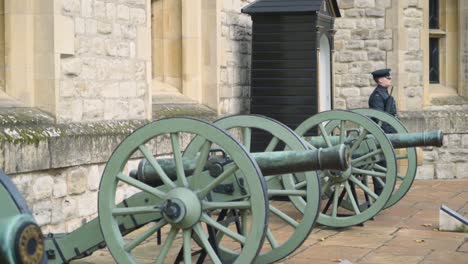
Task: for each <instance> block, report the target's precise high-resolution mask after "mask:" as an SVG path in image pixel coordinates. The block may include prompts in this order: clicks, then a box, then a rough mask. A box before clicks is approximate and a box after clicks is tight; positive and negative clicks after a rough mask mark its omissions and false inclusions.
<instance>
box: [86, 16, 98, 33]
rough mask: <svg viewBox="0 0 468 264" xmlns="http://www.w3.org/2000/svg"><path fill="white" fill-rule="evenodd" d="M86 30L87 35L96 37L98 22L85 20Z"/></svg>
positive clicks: (89, 19)
mask: <svg viewBox="0 0 468 264" xmlns="http://www.w3.org/2000/svg"><path fill="white" fill-rule="evenodd" d="M85 30H86V34H88V35H94V34H96V33H97V20H95V19H91V18H88V19H85Z"/></svg>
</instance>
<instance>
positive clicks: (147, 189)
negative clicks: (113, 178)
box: [117, 173, 166, 199]
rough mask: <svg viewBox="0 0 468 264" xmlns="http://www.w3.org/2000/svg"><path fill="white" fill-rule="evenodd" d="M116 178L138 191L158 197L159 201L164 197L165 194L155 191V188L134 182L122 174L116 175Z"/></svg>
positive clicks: (134, 180)
mask: <svg viewBox="0 0 468 264" xmlns="http://www.w3.org/2000/svg"><path fill="white" fill-rule="evenodd" d="M117 178H118V179H119V180H121V181H123V182H125V183H127V184H129V185H131V186H133V187H135V188H137V189H140V190H142V191H144V192H147V193H149V194H151V195H154V196H156V197H158V198H159V199H164V197H166V193H164V192H162V191H160V190H158V189H156V188H153V187H151V186H149V185H147V184H145V183H143V182H141V181H139V180H136V179H134V178H132V177H129V176H126V175H124V174H123V173H119V175H117Z"/></svg>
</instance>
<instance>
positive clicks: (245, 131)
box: [242, 127, 252, 152]
mask: <svg viewBox="0 0 468 264" xmlns="http://www.w3.org/2000/svg"><path fill="white" fill-rule="evenodd" d="M242 138H243V141H244V147H245V149H246V150H247V151H248V152H250V146H251V141H252V130H251V129H250V128H249V127H243V128H242Z"/></svg>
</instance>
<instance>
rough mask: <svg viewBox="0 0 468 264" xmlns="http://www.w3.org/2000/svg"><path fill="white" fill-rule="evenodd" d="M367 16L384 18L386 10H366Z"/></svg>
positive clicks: (378, 8)
mask: <svg viewBox="0 0 468 264" xmlns="http://www.w3.org/2000/svg"><path fill="white" fill-rule="evenodd" d="M366 16H368V17H384V16H385V9H384V8H382V7H375V8H366Z"/></svg>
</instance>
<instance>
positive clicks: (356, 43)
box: [346, 40, 364, 49]
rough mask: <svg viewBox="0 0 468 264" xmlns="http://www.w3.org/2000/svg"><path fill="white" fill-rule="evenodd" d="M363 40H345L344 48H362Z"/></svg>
mask: <svg viewBox="0 0 468 264" xmlns="http://www.w3.org/2000/svg"><path fill="white" fill-rule="evenodd" d="M363 48H364V41H363V40H349V41H347V42H346V49H363Z"/></svg>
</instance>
